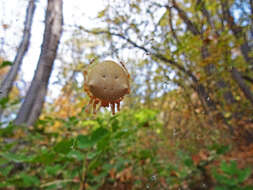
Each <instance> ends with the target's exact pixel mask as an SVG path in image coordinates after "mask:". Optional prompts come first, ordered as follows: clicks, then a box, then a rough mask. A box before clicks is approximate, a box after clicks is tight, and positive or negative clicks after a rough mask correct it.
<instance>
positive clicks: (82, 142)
mask: <svg viewBox="0 0 253 190" xmlns="http://www.w3.org/2000/svg"><path fill="white" fill-rule="evenodd" d="M93 145H94V143H93V142H91V140H90V137H89V136H87V135H78V137H77V147H78V148H81V149H85V148H90V147H92V146H93Z"/></svg>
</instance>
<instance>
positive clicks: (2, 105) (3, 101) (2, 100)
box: [0, 97, 9, 108]
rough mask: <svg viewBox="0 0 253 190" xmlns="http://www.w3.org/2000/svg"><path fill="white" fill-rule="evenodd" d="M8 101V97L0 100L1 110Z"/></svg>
mask: <svg viewBox="0 0 253 190" xmlns="http://www.w3.org/2000/svg"><path fill="white" fill-rule="evenodd" d="M8 101H9V98H8V97H5V98H1V99H0V106H1V107H2V108H5V107H6V105H7V103H8Z"/></svg>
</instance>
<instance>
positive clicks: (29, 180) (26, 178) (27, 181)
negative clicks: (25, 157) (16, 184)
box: [19, 173, 40, 187]
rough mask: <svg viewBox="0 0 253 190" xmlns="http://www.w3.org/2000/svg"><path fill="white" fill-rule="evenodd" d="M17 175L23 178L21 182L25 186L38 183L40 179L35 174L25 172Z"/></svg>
mask: <svg viewBox="0 0 253 190" xmlns="http://www.w3.org/2000/svg"><path fill="white" fill-rule="evenodd" d="M19 177H20V178H21V179H22V180H23V184H24V186H26V187H31V186H36V185H39V184H40V180H39V179H38V178H37V177H36V176H30V175H27V174H25V173H21V174H20V175H19Z"/></svg>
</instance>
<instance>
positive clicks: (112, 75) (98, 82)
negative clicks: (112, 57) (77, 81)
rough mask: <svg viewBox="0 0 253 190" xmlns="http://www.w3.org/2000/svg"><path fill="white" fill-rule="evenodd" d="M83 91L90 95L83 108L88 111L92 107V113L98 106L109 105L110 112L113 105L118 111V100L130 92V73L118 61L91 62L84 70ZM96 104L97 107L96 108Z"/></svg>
mask: <svg viewBox="0 0 253 190" xmlns="http://www.w3.org/2000/svg"><path fill="white" fill-rule="evenodd" d="M83 74H84V91H85V92H86V93H87V95H88V96H89V97H90V101H89V103H88V105H87V107H86V109H85V111H86V112H89V110H90V106H92V107H93V114H96V112H97V111H98V110H99V109H100V107H101V106H102V107H109V106H110V107H111V111H112V114H113V115H114V114H115V105H117V110H118V111H120V102H121V101H122V100H123V98H124V96H125V95H126V94H129V93H130V84H129V81H130V75H129V73H128V71H127V69H126V67H125V65H124V64H123V63H122V62H120V64H117V63H116V62H114V61H109V60H108V61H103V62H100V63H96V64H94V63H92V62H91V65H89V66H88V68H87V69H85V70H84V72H83ZM97 105H98V108H97Z"/></svg>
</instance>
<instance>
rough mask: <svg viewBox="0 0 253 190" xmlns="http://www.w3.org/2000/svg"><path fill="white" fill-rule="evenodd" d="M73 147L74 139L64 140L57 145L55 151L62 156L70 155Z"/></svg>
mask: <svg viewBox="0 0 253 190" xmlns="http://www.w3.org/2000/svg"><path fill="white" fill-rule="evenodd" d="M72 145H73V139H70V140H63V141H61V142H59V143H58V144H57V145H55V147H54V150H55V152H58V153H62V154H68V153H69V151H70V150H71V147H72Z"/></svg>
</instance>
